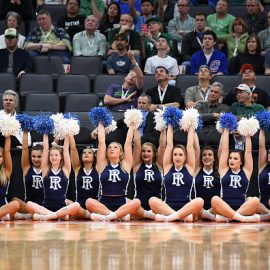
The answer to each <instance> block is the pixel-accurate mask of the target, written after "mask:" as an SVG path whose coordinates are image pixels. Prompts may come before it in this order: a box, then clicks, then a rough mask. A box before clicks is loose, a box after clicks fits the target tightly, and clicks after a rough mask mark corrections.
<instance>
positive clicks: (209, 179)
mask: <svg viewBox="0 0 270 270" xmlns="http://www.w3.org/2000/svg"><path fill="white" fill-rule="evenodd" d="M213 181H214V177H213V176H212V175H203V187H205V188H212V187H213V186H214V185H213Z"/></svg>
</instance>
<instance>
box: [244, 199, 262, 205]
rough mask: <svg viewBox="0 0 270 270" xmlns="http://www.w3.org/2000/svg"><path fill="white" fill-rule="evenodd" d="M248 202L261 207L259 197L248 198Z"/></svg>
mask: <svg viewBox="0 0 270 270" xmlns="http://www.w3.org/2000/svg"><path fill="white" fill-rule="evenodd" d="M247 201H248V202H250V203H252V204H253V205H254V206H259V204H260V199H259V198H258V197H248V198H247Z"/></svg>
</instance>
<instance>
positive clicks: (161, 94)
mask: <svg viewBox="0 0 270 270" xmlns="http://www.w3.org/2000/svg"><path fill="white" fill-rule="evenodd" d="M167 87H168V86H167ZM167 87H165V89H164V90H163V91H161V90H160V87H159V86H158V94H159V100H160V103H161V104H162V103H163V100H164V97H165V94H166V91H167Z"/></svg>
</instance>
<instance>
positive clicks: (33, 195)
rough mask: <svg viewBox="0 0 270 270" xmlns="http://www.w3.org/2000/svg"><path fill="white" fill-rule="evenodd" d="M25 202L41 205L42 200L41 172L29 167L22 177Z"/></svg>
mask: <svg viewBox="0 0 270 270" xmlns="http://www.w3.org/2000/svg"><path fill="white" fill-rule="evenodd" d="M24 188H25V202H28V201H31V202H35V203H37V204H40V205H41V204H42V202H43V199H44V190H43V181H42V172H41V170H40V172H39V173H37V170H36V169H35V168H34V167H33V166H31V167H30V168H29V170H28V172H27V174H26V175H25V177H24Z"/></svg>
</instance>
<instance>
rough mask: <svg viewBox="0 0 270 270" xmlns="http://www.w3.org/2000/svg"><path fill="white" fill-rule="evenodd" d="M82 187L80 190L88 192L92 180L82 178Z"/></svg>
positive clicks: (85, 177)
mask: <svg viewBox="0 0 270 270" xmlns="http://www.w3.org/2000/svg"><path fill="white" fill-rule="evenodd" d="M82 179H83V185H82V188H83V189H85V190H89V189H91V188H93V186H92V185H91V183H92V181H93V178H92V177H91V176H83V177H82Z"/></svg>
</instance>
